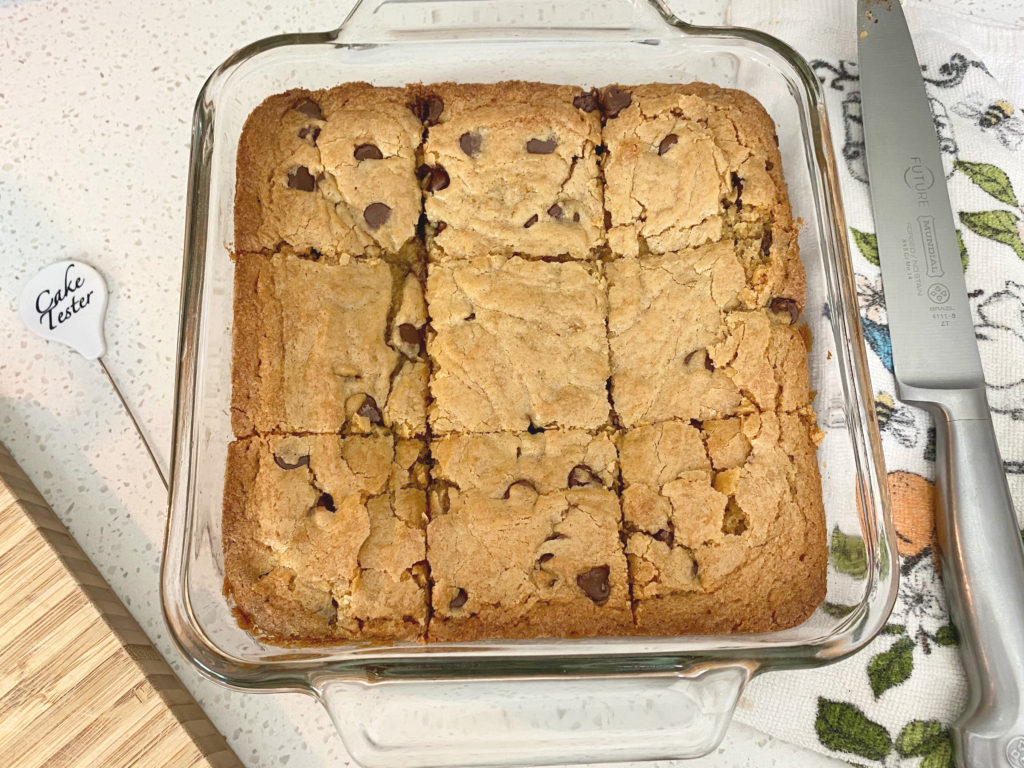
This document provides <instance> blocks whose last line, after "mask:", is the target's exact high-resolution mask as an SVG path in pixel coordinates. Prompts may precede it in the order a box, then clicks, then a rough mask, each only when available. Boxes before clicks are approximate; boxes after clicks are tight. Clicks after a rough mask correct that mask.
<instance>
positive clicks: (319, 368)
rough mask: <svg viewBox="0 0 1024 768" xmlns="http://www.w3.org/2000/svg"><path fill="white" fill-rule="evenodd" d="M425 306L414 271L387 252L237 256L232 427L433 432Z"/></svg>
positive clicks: (247, 430) (241, 432) (243, 431)
mask: <svg viewBox="0 0 1024 768" xmlns="http://www.w3.org/2000/svg"><path fill="white" fill-rule="evenodd" d="M425 326H426V305H425V303H424V299H423V289H422V284H421V283H420V281H419V279H418V278H417V277H416V276H415V275H414V274H412V273H408V272H404V271H403V269H402V268H401V267H399V266H398V265H396V264H389V263H386V262H384V261H382V260H380V259H356V260H348V261H347V262H342V263H338V264H326V263H318V262H315V261H311V260H308V259H302V258H297V257H295V256H293V255H289V254H273V255H271V256H264V255H261V254H241V255H239V256H238V257H237V258H236V262H235V320H234V362H233V366H232V382H233V388H232V428H233V429H234V431H235V434H236V435H237V436H239V437H242V436H245V435H249V434H252V433H253V432H259V433H264V434H265V433H270V432H341V431H344V432H346V433H352V432H365V431H367V430H369V429H370V428H372V427H374V426H380V425H383V426H386V427H389V428H391V429H393V430H394V431H395V432H396V433H397V434H398V435H400V436H402V437H409V436H412V435H418V434H423V433H424V432H425V430H426V396H427V375H428V367H429V366H428V364H427V362H426V356H425V352H424V349H423V335H424V328H425Z"/></svg>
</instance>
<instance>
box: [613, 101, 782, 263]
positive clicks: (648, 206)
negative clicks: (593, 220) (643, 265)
mask: <svg viewBox="0 0 1024 768" xmlns="http://www.w3.org/2000/svg"><path fill="white" fill-rule="evenodd" d="M610 90H613V91H615V92H616V93H619V94H624V96H622V97H620V102H621V103H620V104H619V105H618V106H619V109H618V110H617V111H616V112H615V114H614V116H612V115H608V116H607V119H606V123H605V126H604V128H603V130H602V137H603V140H604V144H605V146H606V147H607V153H606V154H605V155H604V156H603V158H602V167H603V171H604V179H605V209H606V210H607V212H608V217H609V229H608V245H609V246H610V247H611V249H612V251H613V252H615V253H619V254H625V255H636V254H638V253H641V252H646V251H650V252H651V253H665V252H668V251H677V250H679V249H681V248H686V247H690V246H696V245H701V244H703V243H707V242H716V241H718V240H722V239H724V238H733V237H740V238H756V239H760V238H762V237H763V236H764V234H765V232H768V231H771V228H772V226H773V224H774V223H775V222H777V223H778V224H779V226H780V227H781V229H782V231H788V230H791V229H792V228H793V222H792V213H791V211H790V207H789V202H788V197H787V194H786V186H785V182H784V181H783V178H782V161H781V157H780V155H779V150H778V145H777V143H776V141H775V127H774V125H773V123H772V120H771V118H770V117H769V116H768V114H767V113H766V112H765V111H764V108H763V107H762V106H761V105H760V104H759V103H758V102H757V101H756V100H755V99H754V98H753V97H751V96H750V95H749V94H747V93H744V92H743V91H736V90H728V89H723V88H719V87H718V86H715V85H709V84H707V83H690V84H688V85H667V84H650V85H638V86H618V87H610V88H608V89H605V93H608V92H609V91H610ZM626 99H628V101H626ZM623 104H624V105H625V106H623Z"/></svg>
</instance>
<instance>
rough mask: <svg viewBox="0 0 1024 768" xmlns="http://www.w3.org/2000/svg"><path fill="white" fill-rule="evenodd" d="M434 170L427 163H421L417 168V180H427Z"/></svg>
mask: <svg viewBox="0 0 1024 768" xmlns="http://www.w3.org/2000/svg"><path fill="white" fill-rule="evenodd" d="M432 170H433V167H432V166H429V165H427V164H426V163H420V164H419V165H418V166H416V178H417V179H420V180H422V179H425V178H427V176H429V175H430V172H431V171H432Z"/></svg>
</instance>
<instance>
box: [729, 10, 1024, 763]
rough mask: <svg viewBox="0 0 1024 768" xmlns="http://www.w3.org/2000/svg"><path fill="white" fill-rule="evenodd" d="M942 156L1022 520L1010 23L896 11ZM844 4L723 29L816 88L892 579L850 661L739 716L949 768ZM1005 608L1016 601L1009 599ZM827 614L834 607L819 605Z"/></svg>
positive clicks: (913, 428)
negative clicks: (845, 227)
mask: <svg viewBox="0 0 1024 768" xmlns="http://www.w3.org/2000/svg"><path fill="white" fill-rule="evenodd" d="M904 10H905V12H906V14H907V18H908V23H909V25H910V28H911V32H912V34H913V35H914V41H915V45H916V49H917V53H918V58H919V59H920V62H921V65H922V70H923V73H924V79H925V81H926V83H927V88H928V95H929V99H930V101H931V106H932V112H933V116H934V120H935V128H936V131H937V134H938V137H939V142H940V145H941V149H942V153H943V158H944V162H945V171H946V180H947V184H948V186H949V192H950V197H951V199H952V204H953V209H954V216H955V219H956V223H957V235H958V238H959V243H960V255H961V259H962V261H963V265H964V270H965V275H966V279H967V288H968V292H969V294H970V300H971V307H972V310H973V313H974V321H975V329H976V334H977V338H978V344H979V347H980V349H981V357H982V362H983V365H984V368H985V375H986V380H987V382H988V385H989V390H988V394H989V400H990V402H991V405H992V410H993V419H994V421H995V427H996V433H997V436H998V439H999V445H1000V449H1001V451H1002V455H1003V459H1004V464H1005V469H1006V472H1007V477H1008V479H1009V482H1010V489H1011V492H1012V494H1013V498H1014V502H1015V505H1016V509H1017V513H1018V516H1020V515H1021V513H1024V208H1022V203H1024V66H1021V61H1022V59H1024V29H1019V28H1018V29H1015V28H1009V27H999V26H996V25H992V24H986V23H984V22H982V21H980V20H979V19H978V18H976V17H971V18H967V17H963V16H958V15H957V14H956V13H955V12H953V11H951V10H949V9H948V8H944V7H942V6H940V4H939V3H936V2H931V3H923V2H912V0H907V1H906V2H905V3H904ZM855 13H856V3H854V2H852V0H824V1H822V0H819V1H818V2H815V3H813V4H811V5H808V4H806V3H797V2H792V0H773V1H767V2H766V1H765V0H733V3H732V7H731V18H732V20H733V22H734V23H736V24H740V25H743V26H752V27H756V28H758V29H762V30H764V31H766V32H768V33H770V34H773V35H775V36H776V37H779V38H782V39H783V40H785V41H786V42H788V43H790V44H791V45H792V46H793V47H794V48H796V49H797V50H798V51H800V52H801V53H802V54H803V55H804V56H805V57H806V58H807V59H808V60H809V61H810V62H811V66H812V68H813V70H814V72H815V73H816V74H817V75H818V79H819V80H820V81H821V83H822V86H823V89H824V91H825V94H826V100H827V103H828V110H829V118H830V123H831V126H832V134H833V138H834V140H835V143H836V146H835V150H836V157H837V162H838V165H839V168H840V173H841V177H842V186H843V199H844V204H845V210H846V218H847V222H848V224H849V232H848V235H849V239H850V243H851V252H852V254H853V259H854V270H855V272H856V275H857V292H858V296H859V300H860V314H861V322H862V323H863V329H864V336H865V339H866V341H867V344H868V347H869V349H870V351H869V353H868V356H869V360H870V365H871V377H872V386H873V389H874V391H875V393H876V394H875V405H876V408H877V411H878V418H879V423H880V425H881V430H882V440H883V447H884V452H885V460H886V466H887V469H888V471H889V489H890V491H891V494H892V502H893V516H894V522H895V525H896V531H897V535H898V537H899V554H900V563H901V565H900V576H901V585H900V591H899V598H898V600H897V603H896V607H895V609H894V611H893V613H892V616H891V618H890V619H889V623H888V625H887V626H886V627H885V630H884V631H883V632H882V634H881V635H880V636H879V637H878V638H876V639H875V640H874V641H873V642H872V643H871V644H870V645H869V646H868V647H867V648H865V649H864V650H862V651H861V652H860V653H858V654H857V655H855V656H854V657H852V658H850V659H847V660H845V661H843V662H840V663H838V664H835V665H832V666H829V667H826V668H822V669H817V670H811V671H802V672H780V673H773V674H772V675H769V676H765V677H763V678H757V679H755V680H754V681H753V683H751V685H750V686H749V688H748V690H747V692H746V694H745V696H744V698H743V699H742V700H741V702H740V706H739V708H738V709H737V714H736V717H737V718H738V719H740V720H742V721H743V722H746V723H748V724H750V725H753V726H755V727H757V728H760V729H761V730H763V731H765V732H768V733H771V734H773V735H775V736H778V737H780V738H783V739H786V740H788V741H792V742H795V743H797V744H800V745H803V746H805V747H810V748H813V749H816V750H819V751H821V752H823V753H825V754H828V755H831V756H833V757H838V758H843V759H846V760H849V761H851V762H855V763H858V764H862V765H886V766H894V765H900V766H903V765H906V766H917V765H920V766H921V767H922V768H945V766H952V765H953V760H952V750H951V742H950V737H949V725H950V723H951V722H953V721H954V720H955V719H956V717H957V716H958V715H959V713H960V711H961V709H962V707H963V704H964V701H965V694H966V686H965V682H964V675H963V669H962V667H961V664H960V659H959V656H958V642H959V640H958V636H957V631H956V628H955V627H954V626H953V625H952V624H951V623H950V620H949V617H948V614H947V610H946V600H945V596H944V594H943V591H942V584H941V582H940V577H939V574H938V572H937V570H936V557H935V551H934V522H933V496H934V491H933V484H932V479H933V477H934V461H935V443H934V431H933V428H932V425H931V421H930V419H929V417H928V416H927V414H925V413H924V412H923V411H920V410H917V409H915V408H912V407H909V406H905V405H903V404H901V403H900V402H899V401H898V400H896V398H895V389H894V383H893V377H892V349H891V345H890V340H889V329H888V325H887V323H886V314H885V300H884V296H883V294H882V286H881V278H880V276H879V268H878V260H879V255H878V245H877V242H876V239H875V234H874V226H873V223H872V215H871V207H870V201H869V197H868V183H867V182H868V179H867V172H866V168H865V160H864V143H863V132H862V125H861V118H860V82H859V77H858V70H857V48H856V35H857V33H856V23H855V18H854V14H855ZM830 535H831V539H830V547H831V553H832V560H833V564H834V565H835V567H836V569H837V570H839V571H840V572H842V573H844V574H846V575H847V576H851V577H853V578H856V577H857V576H858V574H859V575H861V576H863V573H864V559H863V558H864V550H863V542H862V541H861V540H860V539H859V538H857V537H856V536H851V535H849V534H848V533H846V534H844V533H843V532H840V531H839V530H835V531H832V532H831V534H830ZM1013 599H1022V596H1020V595H1015V596H1013ZM826 608H831V609H832V610H837V611H839V610H842V607H841V606H831V607H830V606H826Z"/></svg>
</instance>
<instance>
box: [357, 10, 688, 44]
mask: <svg viewBox="0 0 1024 768" xmlns="http://www.w3.org/2000/svg"><path fill="white" fill-rule="evenodd" d="M666 13H668V11H667V10H665V8H664V6H663V5H661V3H660V2H658V0H591V2H587V3H566V2H561V0H358V2H357V3H356V4H355V6H354V7H353V8H352V11H351V12H350V13H349V15H348V17H347V18H346V19H345V21H344V22H343V23H342V25H341V26H340V27H339V28H338V30H337V37H338V40H339V41H342V42H345V41H348V40H351V41H352V42H353V43H366V42H385V41H389V40H396V39H409V38H411V37H439V36H443V37H469V36H471V35H472V33H473V32H474V31H476V32H481V33H483V32H484V31H489V35H488V36H493V35H494V31H495V30H500V31H501V32H503V33H507V34H508V35H510V36H515V35H517V34H526V33H527V32H529V33H531V36H537V35H538V34H540V35H543V34H544V33H545V32H547V33H555V34H557V31H558V30H570V29H571V30H583V29H585V30H592V31H598V32H599V31H601V30H608V31H609V32H612V31H614V32H616V33H618V34H622V33H629V34H631V35H637V36H644V35H650V34H654V33H657V32H659V31H661V32H663V31H664V30H665V17H664V14H666Z"/></svg>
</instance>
